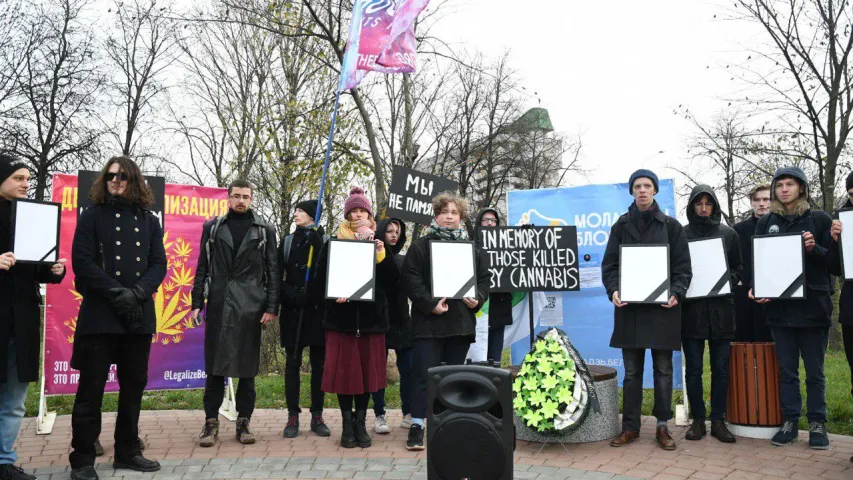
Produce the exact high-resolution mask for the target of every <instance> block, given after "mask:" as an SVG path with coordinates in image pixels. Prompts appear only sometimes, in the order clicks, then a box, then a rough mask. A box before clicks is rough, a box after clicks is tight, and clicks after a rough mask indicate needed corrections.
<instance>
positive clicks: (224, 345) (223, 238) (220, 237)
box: [193, 211, 279, 378]
mask: <svg viewBox="0 0 853 480" xmlns="http://www.w3.org/2000/svg"><path fill="white" fill-rule="evenodd" d="M250 212H251V211H250ZM251 215H252V216H253V221H252V227H251V228H249V231H248V232H247V233H246V237H245V238H244V239H243V242H242V243H241V244H240V246H239V248H238V249H237V255H236V257H235V256H234V254H233V252H234V248H235V247H234V240H233V238H232V237H231V232H230V230H228V220H227V219H226V220H225V221H224V222H223V223H222V224H220V226H219V228H217V230H216V237H215V238H214V239H213V243H212V245H213V251H212V252H210V262H208V260H207V253H208V245H207V243H208V240H209V239H210V232H211V229H212V227H213V225H214V224H215V223H216V221H217V219H213V220H209V221H207V222H205V224H204V227H203V228H202V235H201V251H200V253H199V259H198V269H197V270H196V276H195V282H194V283H193V308H202V307H204V300H205V288H204V287H205V282H206V281H207V280H208V279H209V280H210V282H209V286H208V294H207V316H206V322H207V327H206V329H205V332H204V364H205V370H206V371H207V374H208V375H217V376H223V377H235V378H237V377H239V378H250V377H254V376H256V375H257V374H258V370H259V366H260V356H261V328H262V325H261V317H262V316H263V314H264V313H272V314H275V312H276V309H277V306H278V279H279V276H278V267H277V264H276V242H275V231H274V230H273V228H272V227H270V226H269V225H267V223H266V222H264V221H263V220H262V219H261V218H260V217H258V216H257V215H256V214H255V213H254V212H251ZM263 230H265V231H266V244H265V245H261V243H262V233H261V232H262V231H263Z"/></svg>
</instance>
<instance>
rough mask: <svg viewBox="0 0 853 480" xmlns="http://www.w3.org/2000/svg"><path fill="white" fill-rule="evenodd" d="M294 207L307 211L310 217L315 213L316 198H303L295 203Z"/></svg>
mask: <svg viewBox="0 0 853 480" xmlns="http://www.w3.org/2000/svg"><path fill="white" fill-rule="evenodd" d="M296 208H298V209H300V210H302V211H303V212H305V213H307V214H308V216H309V217H311V218H312V219H313V218H314V215H316V214H317V200H304V201H301V202H299V203H297V204H296Z"/></svg>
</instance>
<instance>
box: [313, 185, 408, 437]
mask: <svg viewBox="0 0 853 480" xmlns="http://www.w3.org/2000/svg"><path fill="white" fill-rule="evenodd" d="M375 235H376V222H375V221H374V220H373V208H372V206H371V203H370V200H369V199H368V198H367V196H365V195H364V190H362V189H361V188H359V187H355V188H353V189H352V190H351V191H350V194H349V197H347V199H346V202H345V203H344V221H343V222H341V224H340V226H339V227H338V231H337V238H338V239H341V240H361V241H366V240H370V241H373V242H374V243H375V245H376V288H375V293H374V300H373V301H372V302H361V301H358V302H350V301H349V300H347V299H346V298H338V299H335V300H326V299H325V285H326V277H327V276H328V272H329V265H328V263H329V247H328V246H329V243H326V245H325V246H324V247H323V249H322V250H320V257H319V258H318V261H317V274H316V275H315V276H314V277H313V278H312V279H311V282H312V285H311V288H310V289H309V291H310V292H311V295H312V296H313V297H314V298H315V301H325V302H326V306H325V312H324V317H323V328H324V329H325V335H326V360H325V362H326V363H325V368H324V369H323V391H324V392H327V393H334V394H337V396H338V405H339V406H340V409H341V418H342V419H343V422H342V425H341V446H342V447H344V448H355V447H356V446H358V447H361V448H367V447H370V446H371V444H372V439H371V438H370V435H369V434H368V433H367V426H366V418H367V406H368V404H369V402H370V394H371V393H373V392H377V391H379V390H380V389H383V388H385V387H386V383H387V377H386V373H387V372H386V367H385V366H386V362H387V360H386V355H387V350H386V349H385V332H387V331H388V298H387V295H388V291H389V290H392V289H394V288H396V286H397V283H398V282H399V280H400V273H399V270H397V266H396V264H395V263H394V260H393V259H392V258H391V257H389V256H388V255H387V251H386V249H385V242H384V241H382V239H379V238H376V236H375ZM353 407H355V413H353Z"/></svg>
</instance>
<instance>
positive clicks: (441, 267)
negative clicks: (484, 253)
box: [429, 240, 477, 300]
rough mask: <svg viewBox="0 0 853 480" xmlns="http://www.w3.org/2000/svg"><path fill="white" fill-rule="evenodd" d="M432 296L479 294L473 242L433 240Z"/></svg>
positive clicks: (450, 297)
mask: <svg viewBox="0 0 853 480" xmlns="http://www.w3.org/2000/svg"><path fill="white" fill-rule="evenodd" d="M429 249H430V272H431V277H432V278H431V279H430V283H431V285H432V296H433V298H435V299H441V298H447V299H457V300H459V299H462V298H465V297H469V298H473V297H475V296H476V294H477V274H476V272H477V270H476V269H475V268H474V252H475V250H474V243H473V242H443V241H438V240H433V241H431V242H429Z"/></svg>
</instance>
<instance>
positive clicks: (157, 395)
mask: <svg viewBox="0 0 853 480" xmlns="http://www.w3.org/2000/svg"><path fill="white" fill-rule="evenodd" d="M306 361H307V359H306ZM501 363H502V364H503V365H508V364H509V349H507V350H505V351H504V354H503V358H502V362H501ZM825 373H826V378H827V382H826V403H827V408H828V412H829V415H828V417H829V423H828V424H827V426H826V427H827V430H828V431H829V432H830V433H838V434H842V435H853V402H851V397H850V369H849V367H848V365H847V359H846V357H845V356H844V353H843V352H840V351H831V352H827V354H826V366H825ZM675 374H676V375H680V372H675ZM805 378H806V374H805V371H804V370H803V367H802V365H800V383H801V389H802V395H803V416H802V418H801V419H800V429H808V424H807V422H806V419H805V399H806V388H805ZM703 380H704V392H703V393H704V396H705V398H706V402H705V403H706V407H707V408H708V409H709V410H708V411H709V412H710V401H709V399H710V394H711V371H710V363H709V361H708V349H707V348H706V350H705V375H704V377H703ZM255 384H256V387H257V402H256V406H257V408H277V409H284V408H285V402H284V379H283V377H282V376H281V375H267V376H259V377H258V378H257V379H256V382H255ZM38 388H39V385H38V383H32V384H30V389H29V392H28V394H27V403H26V408H27V416H35V415H37V414H38V399H39V392H38ZM299 393H300V396H299V398H300V401H299V403H300V405H302V406H303V408H304V407H307V406H308V405H310V404H311V399H310V396H311V395H310V393H311V390H310V374H303V375H302V386H301V388H300V391H299ZM682 401H683V397H682V390H675V391H674V392H673V410H674V408H675V404H679V403H682ZM385 402H386V404H387V407H388V408H395V409H397V408H400V384H399V383H394V384H391V385H389V386H388V388H387V389H386V391H385ZM619 402H620V409H621V402H622V400H621V395H620V400H619ZM324 405H325V407H326V408H329V409H337V408H338V399H337V397H336V396H335V395H326V400H325V403H324ZM653 405H654V395H653V392H652V390H645V391H644V392H643V415H651V413H652V407H653ZM47 406H48V409H49V410H51V411H55V412H57V413H58V414H59V415H70V414H71V410H72V408H73V406H74V396H72V395H61V396H56V397H48V399H47ZM117 406H118V394H116V393H108V394H105V395H104V409H103V410H104V411H105V412H114V411H115V410H116V408H117ZM371 406H372V402H371ZM142 409H143V410H202V409H203V406H202V390H200V389H199V390H168V391H159V392H146V393H145V396H144V397H143V400H142ZM202 417H203V415H202V414H201V413H199V422H201V421H202Z"/></svg>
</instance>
